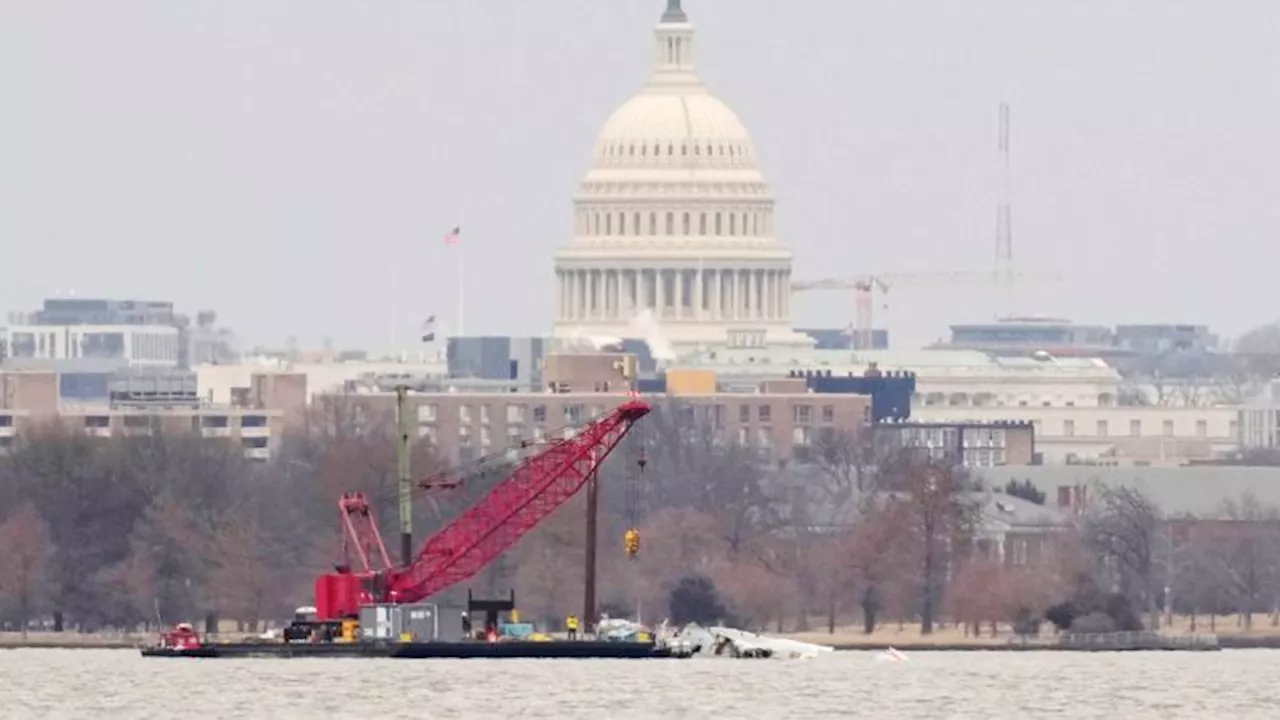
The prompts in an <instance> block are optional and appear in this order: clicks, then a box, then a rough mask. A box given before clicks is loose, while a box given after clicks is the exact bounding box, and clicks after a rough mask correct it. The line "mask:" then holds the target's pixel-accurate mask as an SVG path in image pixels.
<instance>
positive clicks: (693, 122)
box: [554, 0, 813, 350]
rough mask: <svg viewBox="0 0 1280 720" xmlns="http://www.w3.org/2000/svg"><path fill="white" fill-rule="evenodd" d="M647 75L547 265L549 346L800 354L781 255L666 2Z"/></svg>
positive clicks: (596, 157) (607, 132)
mask: <svg viewBox="0 0 1280 720" xmlns="http://www.w3.org/2000/svg"><path fill="white" fill-rule="evenodd" d="M654 35H655V38H654V39H655V43H654V53H653V54H654V66H653V73H652V75H651V76H650V77H649V81H648V82H647V83H646V84H645V86H644V88H643V89H642V90H641V91H640V93H639V94H637V95H636V96H635V97H632V98H631V99H630V100H628V101H627V102H625V103H623V104H622V106H621V107H619V108H618V109H617V110H616V111H615V112H614V113H613V115H612V116H610V117H609V119H608V121H607V122H605V125H604V128H603V129H602V130H601V131H600V135H599V137H598V138H597V139H596V143H595V151H594V154H593V157H592V162H591V168H590V170H589V171H588V172H587V175H586V177H585V178H584V179H583V181H582V184H581V186H580V188H579V192H578V194H577V195H576V196H575V197H574V223H573V227H574V237H573V239H572V241H571V242H569V243H568V244H567V245H566V246H564V247H562V248H561V249H560V250H559V251H558V252H557V253H556V257H555V273H556V289H557V300H556V315H555V330H554V334H555V336H556V337H559V338H575V337H576V338H581V337H609V338H626V337H643V336H645V335H646V334H647V333H646V330H645V329H644V328H654V327H656V328H659V331H658V332H660V334H661V337H662V340H663V341H664V342H666V343H669V344H670V346H671V347H672V348H674V349H677V350H686V349H694V348H708V347H723V346H730V347H764V346H769V347H779V346H782V347H786V346H791V347H797V348H799V347H811V346H812V344H813V341H812V340H811V339H810V338H809V337H808V336H806V335H803V334H801V333H797V332H795V331H794V330H793V329H792V324H791V292H790V288H791V260H792V255H791V252H790V251H789V250H788V249H787V248H786V247H785V246H784V245H783V244H782V243H781V242H779V240H778V237H777V235H776V230H775V225H774V199H773V197H772V196H771V195H770V192H769V185H768V183H767V182H766V181H765V178H764V175H763V174H762V173H761V172H760V168H759V166H758V165H757V161H756V152H755V147H754V145H753V143H752V142H751V136H750V135H749V134H748V133H747V129H746V127H744V126H743V124H742V121H740V120H739V119H738V116H737V115H736V114H735V113H734V112H733V111H732V110H731V109H729V107H728V106H727V105H725V104H724V103H723V102H721V101H720V100H719V99H717V98H716V97H715V96H714V95H712V94H711V92H710V91H709V90H708V89H707V87H706V86H705V85H703V84H702V82H701V81H700V80H699V79H698V76H697V75H696V74H695V72H694V59H695V43H694V39H695V36H694V28H693V25H692V24H691V23H690V22H689V18H688V16H687V15H686V14H685V12H684V10H683V9H682V8H681V6H680V0H668V7H667V9H666V12H664V13H663V14H662V17H661V19H660V21H659V23H658V26H657V28H656V29H655V33H654Z"/></svg>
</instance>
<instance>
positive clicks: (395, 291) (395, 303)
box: [387, 263, 400, 356]
mask: <svg viewBox="0 0 1280 720" xmlns="http://www.w3.org/2000/svg"><path fill="white" fill-rule="evenodd" d="M399 307H400V269H399V267H398V266H397V265H396V263H391V312H390V313H388V314H389V315H390V322H391V327H390V332H388V333H387V335H388V340H389V341H390V343H391V347H390V348H389V351H390V352H391V354H392V356H394V355H395V354H396V352H397V348H396V340H397V339H398V338H397V337H396V332H397V331H396V319H397V318H398V317H399V313H398V312H397V310H398V309H399Z"/></svg>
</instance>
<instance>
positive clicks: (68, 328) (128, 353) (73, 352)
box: [0, 325, 181, 368]
mask: <svg viewBox="0 0 1280 720" xmlns="http://www.w3.org/2000/svg"><path fill="white" fill-rule="evenodd" d="M179 335H180V333H179V330H178V328H176V327H173V326H170V325H10V326H9V327H7V328H5V330H4V332H3V333H2V334H0V342H3V343H4V347H3V348H0V357H3V358H5V359H12V360H15V361H18V362H19V363H21V362H22V361H24V360H28V361H48V360H78V359H96V360H115V361H119V362H120V364H121V365H128V366H131V367H141V368H177V367H178V362H179V352H178V351H179V344H180V342H181V338H180V336H179Z"/></svg>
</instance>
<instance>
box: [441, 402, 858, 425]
mask: <svg viewBox="0 0 1280 720" xmlns="http://www.w3.org/2000/svg"><path fill="white" fill-rule="evenodd" d="M699 411H701V412H703V413H705V414H706V419H708V420H710V421H712V422H713V423H715V424H723V421H724V416H725V406H724V405H701V406H689V405H686V406H682V407H681V412H682V413H687V414H688V416H687V417H685V416H682V417H681V418H680V421H682V422H685V421H687V422H696V421H697V420H699V419H700V418H698V417H697V415H696V413H698V412H699ZM773 411H774V407H773V406H772V405H745V404H744V405H739V406H738V421H739V422H741V423H749V422H751V421H752V419H753V418H754V419H755V420H757V421H759V422H761V423H768V422H772V421H773ZM587 412H588V409H587V407H586V406H584V405H565V406H563V408H562V413H563V420H564V422H565V423H566V424H574V423H577V422H583V421H585V420H587V419H589V418H595V417H599V416H600V415H602V414H604V412H605V407H604V406H603V405H593V406H591V408H590V415H588V414H587ZM547 415H548V413H547V406H546V405H532V406H529V405H516V404H510V405H507V406H506V424H507V425H520V424H524V423H526V422H530V421H532V422H534V423H539V424H541V423H545V422H547ZM815 418H821V421H822V422H823V423H825V424H830V423H834V422H835V419H836V408H835V406H834V405H822V406H814V405H793V406H791V421H792V422H793V423H796V424H798V425H808V424H810V423H813V422H814V421H815ZM439 419H440V409H439V406H437V405H436V404H435V403H423V404H421V405H419V406H418V422H419V423H435V422H438V421H439ZM557 419H559V418H557ZM477 420H478V421H479V424H481V425H488V424H489V422H490V412H489V405H479V406H472V405H459V406H458V422H459V423H460V424H461V425H463V426H469V425H472V424H473V423H475V422H476V421H477Z"/></svg>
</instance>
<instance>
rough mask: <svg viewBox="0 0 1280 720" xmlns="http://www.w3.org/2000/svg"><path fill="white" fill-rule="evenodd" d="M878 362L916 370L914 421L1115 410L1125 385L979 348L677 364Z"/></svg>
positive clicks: (1097, 367)
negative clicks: (1032, 410)
mask: <svg viewBox="0 0 1280 720" xmlns="http://www.w3.org/2000/svg"><path fill="white" fill-rule="evenodd" d="M872 365H874V366H875V367H876V368H878V369H879V370H881V371H882V372H897V371H906V372H912V373H915V375H916V395H915V398H914V400H913V405H912V416H913V417H915V416H916V415H918V414H920V413H922V412H923V411H924V410H927V409H929V408H935V407H937V408H956V407H973V408H992V409H1000V408H1017V407H1099V406H1101V407H1107V406H1111V405H1115V403H1116V393H1117V390H1118V389H1119V387H1120V383H1121V378H1120V374H1119V373H1117V372H1116V371H1115V369H1114V368H1112V367H1111V366H1109V365H1107V364H1106V363H1105V362H1103V361H1101V360H1097V359H1094V358H1061V359H1056V360H1036V359H1034V358H1020V357H994V356H991V355H988V354H987V353H984V352H979V351H977V350H857V351H854V350H814V349H807V348H721V349H717V350H707V351H703V352H701V353H694V354H688V355H686V356H685V357H682V358H681V359H680V360H679V361H677V362H676V363H675V364H674V365H673V367H679V368H705V369H711V370H715V371H716V373H717V374H718V375H719V376H720V377H721V378H722V380H726V381H727V380H730V379H731V378H733V377H734V376H735V375H740V376H743V377H744V379H747V378H755V377H761V378H763V377H770V376H772V377H777V376H778V375H785V374H787V373H788V372H789V371H792V370H818V371H823V372H826V371H830V372H831V373H832V374H833V375H847V374H849V373H853V374H854V375H862V374H863V373H864V372H866V371H867V369H868V368H870V367H871V366H872ZM921 418H922V419H923V418H924V415H921Z"/></svg>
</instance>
